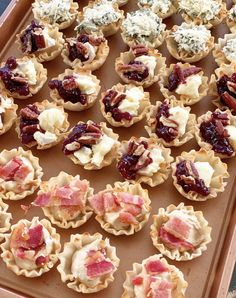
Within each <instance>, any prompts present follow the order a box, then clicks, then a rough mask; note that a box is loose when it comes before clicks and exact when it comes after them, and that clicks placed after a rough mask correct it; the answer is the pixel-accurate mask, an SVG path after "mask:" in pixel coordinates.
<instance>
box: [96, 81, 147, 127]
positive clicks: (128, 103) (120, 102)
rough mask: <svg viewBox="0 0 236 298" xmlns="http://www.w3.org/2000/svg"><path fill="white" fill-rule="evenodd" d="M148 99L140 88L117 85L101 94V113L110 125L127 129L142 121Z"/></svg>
mask: <svg viewBox="0 0 236 298" xmlns="http://www.w3.org/2000/svg"><path fill="white" fill-rule="evenodd" d="M149 97H150V96H149V93H148V92H144V90H143V88H142V86H138V87H136V86H135V85H131V84H129V85H121V84H120V83H118V84H117V85H114V86H113V87H112V88H111V89H108V90H107V91H105V92H103V93H102V97H101V100H100V105H101V111H102V114H103V116H104V118H105V119H106V120H107V121H108V122H109V123H110V124H111V125H113V126H116V127H119V126H124V127H129V126H131V125H133V124H134V123H136V122H138V121H140V120H142V119H143V117H144V116H145V114H146V112H147V108H148V107H149V105H150V100H149Z"/></svg>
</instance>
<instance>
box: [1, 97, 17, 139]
mask: <svg viewBox="0 0 236 298" xmlns="http://www.w3.org/2000/svg"><path fill="white" fill-rule="evenodd" d="M17 108H18V106H17V105H16V104H15V103H14V100H13V98H12V97H9V96H7V95H6V94H5V92H1V94H0V135H2V134H4V133H6V132H7V131H8V130H9V129H10V128H11V127H12V125H13V123H14V122H15V120H16V117H17V115H16V110H17Z"/></svg>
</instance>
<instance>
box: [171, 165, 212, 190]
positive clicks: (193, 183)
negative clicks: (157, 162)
mask: <svg viewBox="0 0 236 298" xmlns="http://www.w3.org/2000/svg"><path fill="white" fill-rule="evenodd" d="M190 172H191V173H190ZM175 176H176V178H177V183H178V184H179V185H181V186H182V188H183V190H184V191H185V192H186V193H188V192H190V191H194V192H196V193H198V194H200V195H202V196H207V195H209V194H210V189H209V188H208V187H206V185H205V183H204V181H203V180H202V179H200V178H199V175H198V172H197V170H196V168H195V166H194V164H193V163H192V162H191V161H185V160H183V161H181V162H179V163H178V164H177V166H176V172H175Z"/></svg>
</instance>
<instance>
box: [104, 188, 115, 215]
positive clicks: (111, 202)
mask: <svg viewBox="0 0 236 298" xmlns="http://www.w3.org/2000/svg"><path fill="white" fill-rule="evenodd" d="M103 200H104V209H105V212H111V211H114V210H116V209H117V204H116V198H115V196H114V195H113V194H112V193H111V192H106V193H103Z"/></svg>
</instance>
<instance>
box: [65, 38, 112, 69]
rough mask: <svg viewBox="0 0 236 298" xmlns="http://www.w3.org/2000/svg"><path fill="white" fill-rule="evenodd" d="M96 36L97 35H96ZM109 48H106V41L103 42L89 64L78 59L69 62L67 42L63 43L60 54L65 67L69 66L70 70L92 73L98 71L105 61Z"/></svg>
mask: <svg viewBox="0 0 236 298" xmlns="http://www.w3.org/2000/svg"><path fill="white" fill-rule="evenodd" d="M96 35H97V34H96ZM109 51H110V48H109V46H108V41H107V40H105V42H102V43H101V44H100V45H99V46H98V48H97V52H96V57H95V58H94V59H93V60H92V61H90V62H89V63H87V62H86V61H85V62H81V60H80V59H79V58H77V59H75V60H74V61H71V60H70V59H69V50H68V42H66V43H65V45H64V48H63V50H62V52H61V56H62V58H63V62H64V63H65V64H67V65H69V66H70V67H72V68H77V69H79V70H90V71H94V70H97V69H99V68H100V67H101V66H102V65H103V64H104V62H105V61H106V59H107V56H108V54H109Z"/></svg>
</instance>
